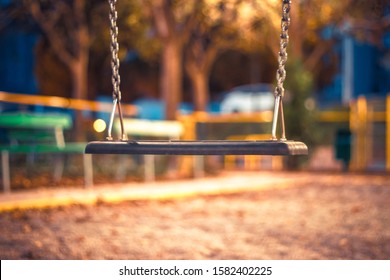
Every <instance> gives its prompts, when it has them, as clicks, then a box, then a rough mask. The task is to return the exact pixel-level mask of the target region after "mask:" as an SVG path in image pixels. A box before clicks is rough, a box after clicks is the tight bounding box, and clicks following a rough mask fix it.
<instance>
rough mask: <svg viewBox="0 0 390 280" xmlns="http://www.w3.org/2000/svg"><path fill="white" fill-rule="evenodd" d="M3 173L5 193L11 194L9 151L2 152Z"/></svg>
mask: <svg viewBox="0 0 390 280" xmlns="http://www.w3.org/2000/svg"><path fill="white" fill-rule="evenodd" d="M1 171H2V175H3V190H4V192H5V193H10V192H11V178H10V171H9V153H8V151H2V152H1Z"/></svg>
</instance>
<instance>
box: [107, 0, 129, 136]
mask: <svg viewBox="0 0 390 280" xmlns="http://www.w3.org/2000/svg"><path fill="white" fill-rule="evenodd" d="M116 2H117V0H108V3H109V5H110V14H109V18H110V35H111V44H110V50H111V70H112V77H111V80H112V87H113V91H112V99H113V108H112V112H111V117H110V124H109V126H108V135H107V140H113V137H112V126H113V123H114V116H115V111H116V108H118V115H119V120H120V126H121V138H120V140H122V141H126V140H127V134H126V133H125V130H124V125H123V117H122V109H121V98H122V94H121V90H120V83H121V77H120V74H119V66H120V62H119V58H118V52H119V44H118V26H117V24H116V23H117V19H118V13H117V11H116V8H115V5H116Z"/></svg>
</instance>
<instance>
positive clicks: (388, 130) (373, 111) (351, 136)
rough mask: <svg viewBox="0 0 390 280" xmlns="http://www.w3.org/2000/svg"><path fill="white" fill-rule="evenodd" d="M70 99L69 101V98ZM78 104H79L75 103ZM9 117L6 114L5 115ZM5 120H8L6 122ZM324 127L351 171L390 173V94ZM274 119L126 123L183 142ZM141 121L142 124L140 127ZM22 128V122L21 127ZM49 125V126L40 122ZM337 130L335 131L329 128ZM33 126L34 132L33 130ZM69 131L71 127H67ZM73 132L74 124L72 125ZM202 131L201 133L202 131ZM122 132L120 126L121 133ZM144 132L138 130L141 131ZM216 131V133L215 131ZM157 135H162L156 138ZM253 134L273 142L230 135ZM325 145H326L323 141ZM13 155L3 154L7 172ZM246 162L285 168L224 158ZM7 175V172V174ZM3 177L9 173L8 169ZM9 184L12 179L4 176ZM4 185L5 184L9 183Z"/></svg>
mask: <svg viewBox="0 0 390 280" xmlns="http://www.w3.org/2000/svg"><path fill="white" fill-rule="evenodd" d="M0 100H1V101H2V102H10V103H19V104H29V105H43V106H54V107H60V108H61V106H63V105H60V103H58V102H57V100H62V99H58V97H50V96H45V97H44V98H42V97H41V96H34V95H21V94H11V93H4V92H1V93H0ZM66 100H67V99H66ZM89 102H90V101H86V100H83V101H81V102H79V101H73V100H71V101H70V102H67V103H66V107H65V108H68V109H75V110H80V109H82V110H85V107H83V106H80V104H82V103H89ZM75 104H76V105H75ZM90 104H94V105H93V106H90V107H87V108H92V109H93V108H95V109H96V110H99V111H101V108H102V107H104V106H106V107H104V108H107V109H108V108H109V107H110V106H107V105H108V104H107V103H104V102H90ZM124 108H129V109H130V111H129V112H130V113H132V114H133V113H135V112H136V110H137V108H136V107H133V106H129V107H127V105H125V106H124ZM1 116H3V117H4V118H5V115H4V114H2V115H1ZM4 118H3V119H4ZM316 119H317V122H318V124H319V125H320V126H321V127H322V128H323V129H324V130H327V131H329V133H328V134H327V135H326V137H325V138H324V140H323V141H324V143H323V144H326V145H329V144H330V145H332V144H333V145H334V157H335V158H336V159H339V160H341V161H342V162H344V163H345V167H346V168H348V169H349V170H354V171H367V170H386V171H390V125H389V124H390V95H388V96H387V97H386V98H385V99H384V98H382V99H378V98H367V97H364V96H361V97H359V98H358V99H357V100H354V101H353V102H351V103H350V106H349V108H346V109H345V110H333V111H329V110H328V111H319V112H318V113H317V115H316ZM271 120H272V112H270V111H265V112H257V113H236V114H221V115H214V114H208V113H205V112H194V113H193V114H190V115H179V116H178V120H177V121H170V122H166V121H156V122H154V121H150V120H149V121H148V120H139V119H127V118H126V119H125V123H127V124H131V125H130V126H131V129H130V128H129V131H128V132H129V135H128V136H129V137H134V136H135V137H142V136H146V137H150V136H151V137H160V138H161V137H163V138H166V139H173V140H174V139H181V140H194V139H202V138H204V137H205V135H203V134H204V131H203V130H204V129H202V125H203V126H204V125H213V124H222V125H224V124H226V123H230V124H232V125H234V124H237V125H238V126H244V124H245V123H257V124H259V126H261V125H268V126H269V125H270V123H271ZM136 123H138V125H135V124H136ZM15 125H16V124H15ZM40 125H43V124H40ZM329 127H332V128H329ZM30 128H33V126H31V127H30ZM64 128H65V127H64ZM66 128H67V129H71V126H67V127H66ZM200 128H201V129H200ZM117 129H119V127H118V126H117V124H115V130H117ZM137 129H138V131H136V130H137ZM212 130H215V129H212ZM156 133H157V134H156ZM253 134H256V137H258V138H262V139H267V138H268V137H269V134H267V133H265V132H264V131H261V130H260V131H257V132H249V133H244V134H241V135H240V134H237V133H230V134H229V135H226V139H227V138H229V137H230V139H235V138H236V139H237V138H240V139H253ZM320 144H321V143H320ZM6 157H7V155H3V164H2V166H3V168H4V166H5V167H6V166H7V164H5V165H4V162H7V160H6ZM154 161H155V160H154V157H153V156H149V157H145V160H144V162H145V179H147V180H154V176H155V175H154V173H155V170H154ZM189 162H192V164H193V174H194V175H195V176H202V174H203V169H204V158H203V157H202V156H198V157H196V156H195V157H193V158H192V160H191V161H189ZM237 162H239V163H241V166H242V168H244V169H256V168H257V169H262V168H271V169H276V170H277V169H280V168H283V166H281V164H283V161H282V160H280V159H279V157H275V159H272V160H271V159H268V158H267V156H257V155H244V156H227V157H225V158H224V163H225V167H226V168H234V164H235V163H237ZM6 171H7V170H6ZM2 174H7V172H5V171H4V170H3V173H2ZM3 180H6V179H5V177H4V175H3ZM3 185H4V182H3Z"/></svg>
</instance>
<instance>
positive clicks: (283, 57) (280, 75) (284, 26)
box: [274, 0, 291, 97]
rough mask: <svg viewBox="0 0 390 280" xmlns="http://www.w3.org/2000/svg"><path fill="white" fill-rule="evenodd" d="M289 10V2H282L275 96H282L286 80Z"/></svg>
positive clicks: (289, 0) (286, 0) (284, 0)
mask: <svg viewBox="0 0 390 280" xmlns="http://www.w3.org/2000/svg"><path fill="white" fill-rule="evenodd" d="M290 9H291V0H283V5H282V21H281V33H280V51H279V57H278V63H279V65H278V70H277V71H276V82H277V85H276V88H275V92H274V94H275V96H280V97H283V96H284V86H283V83H284V80H285V79H286V69H285V65H286V62H287V45H288V39H289V37H288V28H289V26H290Z"/></svg>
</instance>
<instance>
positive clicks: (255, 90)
mask: <svg viewBox="0 0 390 280" xmlns="http://www.w3.org/2000/svg"><path fill="white" fill-rule="evenodd" d="M274 100H275V98H274V95H273V93H272V85H269V84H252V85H245V86H239V87H236V88H233V89H232V90H230V91H229V92H227V93H226V95H225V96H224V98H223V99H222V102H221V113H252V112H259V111H268V110H272V109H273V106H274Z"/></svg>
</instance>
